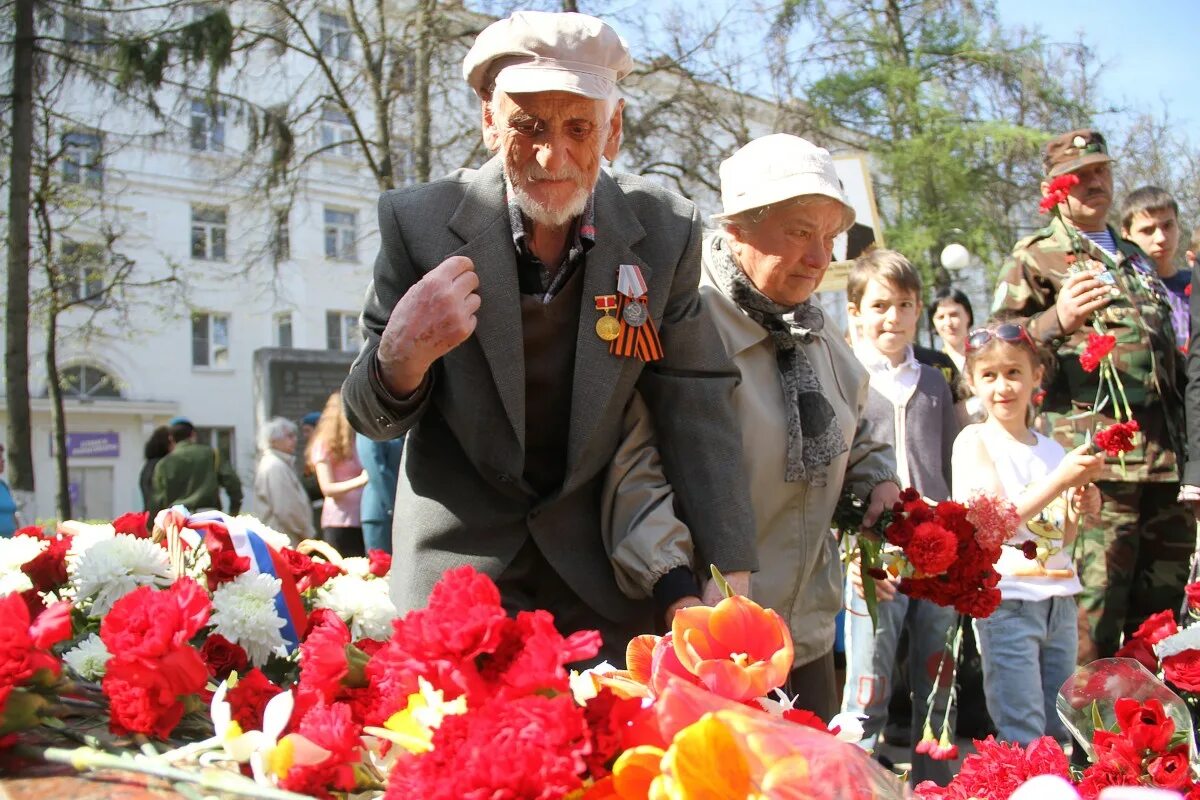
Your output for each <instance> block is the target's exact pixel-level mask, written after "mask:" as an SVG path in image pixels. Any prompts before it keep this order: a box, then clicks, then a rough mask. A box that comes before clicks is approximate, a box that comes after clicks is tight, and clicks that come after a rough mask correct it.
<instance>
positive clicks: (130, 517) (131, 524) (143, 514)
mask: <svg viewBox="0 0 1200 800" xmlns="http://www.w3.org/2000/svg"><path fill="white" fill-rule="evenodd" d="M112 524H113V530H115V531H116V532H117V533H128V534H129V535H130V536H136V537H137V538H139V539H149V538H150V529H149V527H148V525H149V524H150V512H149V511H130V512H128V513H126V514H122V515H121V516H119V517H117V518H116V519H114V520H113V523H112Z"/></svg>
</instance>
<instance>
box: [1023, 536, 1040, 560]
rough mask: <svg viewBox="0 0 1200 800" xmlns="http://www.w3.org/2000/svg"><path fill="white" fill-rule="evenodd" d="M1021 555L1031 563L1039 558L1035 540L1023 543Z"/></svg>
mask: <svg viewBox="0 0 1200 800" xmlns="http://www.w3.org/2000/svg"><path fill="white" fill-rule="evenodd" d="M1021 553H1022V554H1023V555H1024V556H1025V557H1026V558H1028V559H1029V560H1030V561H1032V560H1033V559H1035V558H1037V542H1035V541H1034V540H1033V539H1027V540H1026V541H1024V542H1021Z"/></svg>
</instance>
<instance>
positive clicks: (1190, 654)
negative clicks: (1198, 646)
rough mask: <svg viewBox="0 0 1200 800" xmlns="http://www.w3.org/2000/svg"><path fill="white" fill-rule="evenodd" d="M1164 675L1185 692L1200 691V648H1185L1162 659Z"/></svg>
mask: <svg viewBox="0 0 1200 800" xmlns="http://www.w3.org/2000/svg"><path fill="white" fill-rule="evenodd" d="M1162 667H1163V676H1164V677H1165V678H1166V679H1167V680H1169V681H1170V682H1171V683H1173V684H1175V686H1177V687H1179V688H1180V689H1182V690H1183V691H1185V692H1200V650H1184V651H1183V652H1182V653H1176V654H1175V655H1171V656H1167V657H1166V658H1164V659H1163V660H1162Z"/></svg>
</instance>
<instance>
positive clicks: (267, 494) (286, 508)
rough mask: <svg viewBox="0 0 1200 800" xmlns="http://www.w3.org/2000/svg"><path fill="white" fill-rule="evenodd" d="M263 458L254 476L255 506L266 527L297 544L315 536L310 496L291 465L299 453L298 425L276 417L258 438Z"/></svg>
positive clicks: (259, 461) (268, 423) (264, 427)
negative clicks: (285, 535) (297, 451)
mask: <svg viewBox="0 0 1200 800" xmlns="http://www.w3.org/2000/svg"><path fill="white" fill-rule="evenodd" d="M259 437H260V445H259V446H260V449H261V450H262V456H261V457H260V458H259V460H258V469H256V470H255V472H254V502H255V504H256V509H257V511H258V518H259V519H260V520H262V522H263V524H264V525H266V526H268V527H270V528H274V529H275V530H277V531H279V532H280V533H286V534H287V535H288V538H290V539H291V540H292V544H293V545H294V544H297V543H299V542H300V541H301V540H303V539H311V538H313V536H315V532H314V530H313V524H312V509H311V507H310V506H309V504H308V493H307V492H305V491H304V487H303V486H302V485H301V483H300V478H299V477H298V476H297V475H296V468H295V467H294V466H293V464H292V462H293V460H294V458H295V453H296V425H295V423H293V422H292V421H291V420H288V419H284V418H283V417H275V418H274V419H272V420H270V421H269V422H267V424H266V425H264V426H263V428H262V431H261V432H260V434H259Z"/></svg>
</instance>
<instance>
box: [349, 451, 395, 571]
mask: <svg viewBox="0 0 1200 800" xmlns="http://www.w3.org/2000/svg"><path fill="white" fill-rule="evenodd" d="M354 443H355V445H356V446H357V448H358V460H359V461H360V462H362V465H363V469H365V470H366V471H367V485H366V486H364V487H363V493H362V529H363V545H364V546H365V547H366V549H367V551H368V552H369V551H371V550H383V551H385V552H387V553H391V552H392V512H393V510H394V509H395V506H396V481H398V480H399V479H400V456H401V455H402V454H403V453H404V437H403V436H401V437H400V438H399V439H389V440H388V441H386V442H376V441H373V440H371V438H370V437H367V436H363V435H362V434H361V433H358V434H355V436H354Z"/></svg>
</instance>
